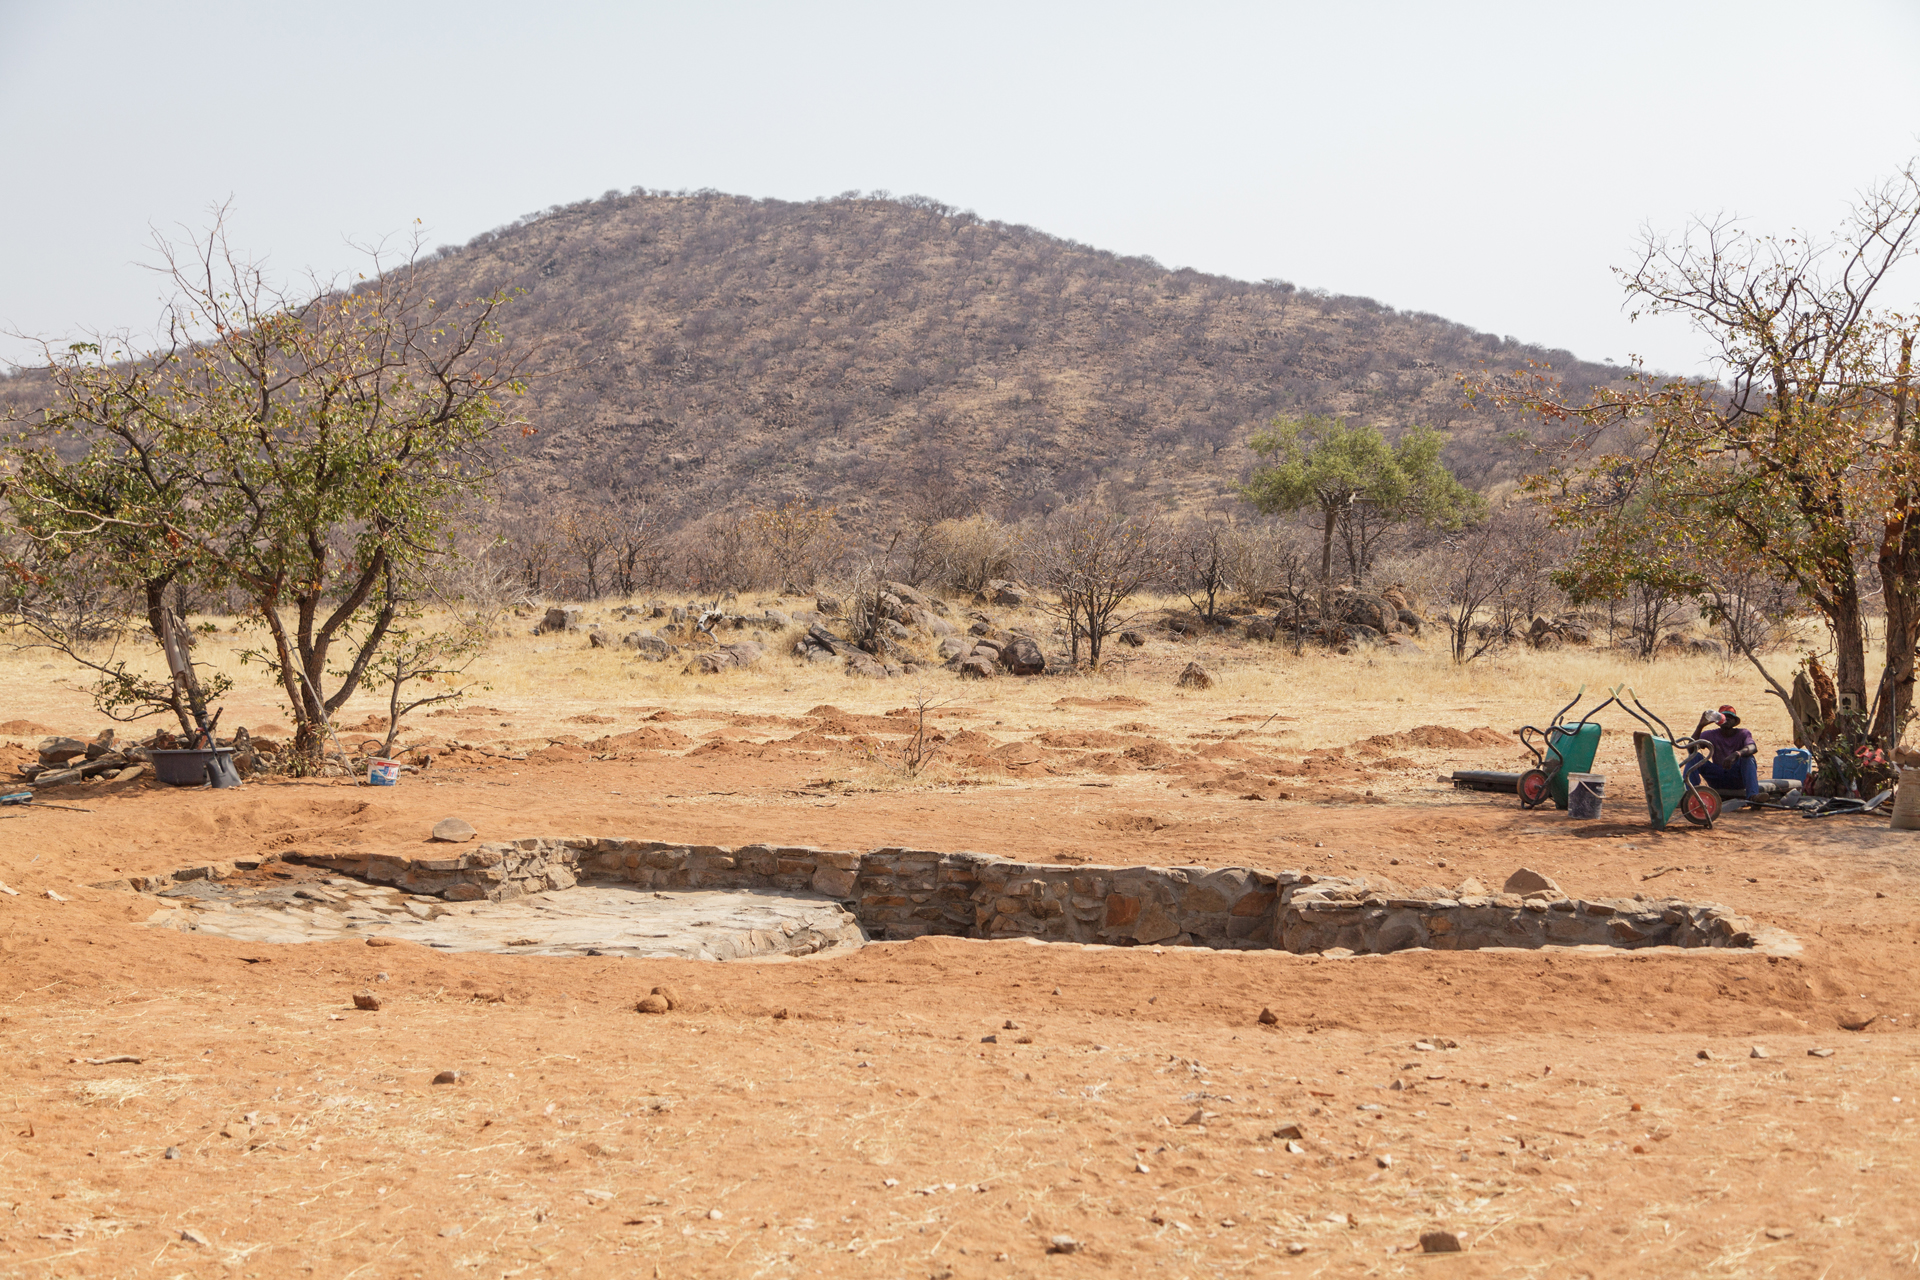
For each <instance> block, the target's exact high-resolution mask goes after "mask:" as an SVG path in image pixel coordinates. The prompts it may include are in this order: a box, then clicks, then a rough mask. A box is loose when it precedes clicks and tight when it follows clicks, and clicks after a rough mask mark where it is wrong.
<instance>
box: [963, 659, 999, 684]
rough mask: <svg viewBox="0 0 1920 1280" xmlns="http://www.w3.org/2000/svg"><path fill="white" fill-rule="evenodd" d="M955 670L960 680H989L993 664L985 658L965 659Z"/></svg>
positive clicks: (991, 676)
mask: <svg viewBox="0 0 1920 1280" xmlns="http://www.w3.org/2000/svg"><path fill="white" fill-rule="evenodd" d="M956 670H957V671H958V672H959V674H960V678H961V679H962V680H991V679H992V678H993V663H991V662H989V661H988V660H987V659H985V658H966V659H964V660H962V661H961V663H960V665H959V667H957V668H956Z"/></svg>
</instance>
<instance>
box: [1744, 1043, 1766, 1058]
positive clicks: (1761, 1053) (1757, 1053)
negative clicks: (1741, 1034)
mask: <svg viewBox="0 0 1920 1280" xmlns="http://www.w3.org/2000/svg"><path fill="white" fill-rule="evenodd" d="M1747 1056H1748V1057H1749V1058H1764V1057H1766V1056H1767V1051H1766V1050H1765V1049H1763V1048H1761V1047H1760V1046H1759V1045H1755V1046H1753V1051H1752V1052H1751V1053H1749V1054H1747Z"/></svg>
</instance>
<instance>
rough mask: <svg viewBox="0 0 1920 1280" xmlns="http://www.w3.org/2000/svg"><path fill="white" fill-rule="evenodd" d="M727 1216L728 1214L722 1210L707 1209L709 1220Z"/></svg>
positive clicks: (713, 1220) (717, 1219)
mask: <svg viewBox="0 0 1920 1280" xmlns="http://www.w3.org/2000/svg"><path fill="white" fill-rule="evenodd" d="M726 1216H727V1215H726V1214H724V1213H722V1212H720V1211H719V1210H718V1209H709V1210H707V1221H709V1222H718V1221H720V1220H721V1219H722V1218H724V1217H726Z"/></svg>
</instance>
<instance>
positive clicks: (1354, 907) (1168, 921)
mask: <svg viewBox="0 0 1920 1280" xmlns="http://www.w3.org/2000/svg"><path fill="white" fill-rule="evenodd" d="M287 860H288V861H290V862H297V863H302V864H305V865H309V866H318V867H326V868H330V869H332V870H335V871H338V872H342V873H344V874H348V875H354V876H359V877H361V878H363V879H366V880H371V881H375V882H378V883H382V884H392V885H397V886H399V887H400V888H403V889H406V890H408V891H410V892H413V893H429V894H438V895H439V896H441V897H442V898H446V899H449V900H451V901H477V900H479V899H482V898H485V899H490V900H492V901H495V902H504V901H509V900H511V899H513V898H517V897H520V896H522V895H524V894H528V893H539V892H543V891H547V890H552V889H567V888H571V887H572V886H573V885H575V884H576V883H579V882H581V881H591V882H602V883H605V882H615V883H626V884H632V885H635V886H638V887H641V888H648V889H767V888H774V889H786V890H811V891H813V892H816V893H820V894H824V895H826V896H827V897H830V898H834V899H838V900H840V901H842V902H844V903H845V904H846V905H847V907H848V909H849V910H851V911H852V912H853V913H854V915H855V917H856V918H857V919H858V920H859V922H860V924H861V926H862V927H863V928H865V929H866V931H867V932H868V934H869V935H870V936H872V937H874V938H881V939H888V938H895V939H898V938H915V937H919V936H921V935H923V934H929V933H934V934H948V935H955V936H961V937H970V938H1015V937H1028V938H1039V939H1043V940H1046V941H1055V942H1083V943H1108V944H1114V945H1120V946H1133V945H1141V944H1162V945H1166V946H1199V947H1213V948H1219V949H1231V950H1243V949H1244V950H1254V949H1269V948H1273V949H1280V950H1285V951H1291V952H1296V953H1305V952H1319V951H1327V950H1331V949H1333V948H1337V947H1338V948H1346V949H1347V950H1350V951H1354V952H1389V951H1402V950H1406V949H1407V948H1410V947H1430V948H1433V949H1436V950H1442V951H1448V950H1472V949H1476V948H1480V947H1523V948H1532V947H1543V946H1581V945H1591V944H1601V945H1606V946H1613V947H1652V946H1680V947H1750V946H1753V945H1754V941H1755V939H1754V934H1753V925H1752V924H1751V922H1749V921H1747V920H1746V919H1744V918H1742V917H1740V916H1737V915H1735V914H1734V913H1733V912H1731V911H1729V910H1728V909H1726V908H1725V907H1720V906H1714V905H1711V904H1705V905H1703V904H1697V903H1687V902H1682V901H1680V900H1678V899H1665V900H1661V901H1646V900H1642V899H1638V898H1623V899H1604V900H1598V901H1583V900H1580V899H1575V898H1568V897H1565V896H1563V895H1560V894H1558V893H1555V892H1542V893H1535V894H1529V895H1527V896H1525V897H1521V896H1518V895H1514V894H1495V895H1489V896H1471V897H1459V898H1449V897H1397V896H1388V895H1387V894H1386V893H1384V892H1382V891H1380V890H1378V889H1376V888H1373V887H1371V886H1369V885H1368V884H1367V882H1366V881H1364V880H1354V879H1345V878H1330V877H1316V876H1313V875H1308V874H1303V873H1301V872H1296V871H1282V872H1277V873H1274V872H1265V871H1254V870H1251V869H1248V868H1246V867H1219V868H1209V867H1118V866H1058V865H1051V864H1044V863H1030V862H1015V861H1012V860H1010V859H1007V858H1001V857H997V856H993V855H990V854H979V853H938V852H934V851H931V850H924V849H898V848H888V849H875V850H873V851H871V852H868V853H855V852H846V851H836V850H828V849H812V848H805V847H801V846H787V845H762V844H755V845H743V846H740V847H739V848H732V849H729V848H722V847H720V846H718V845H685V844H663V843H660V842H658V841H651V840H628V839H619V838H612V837H565V838H535V839H525V840H515V841H512V842H510V843H494V844H483V845H479V846H476V847H473V848H471V849H467V850H463V851H462V852H460V853H450V854H448V855H447V856H445V857H437V858H411V859H409V858H402V857H394V856H388V855H381V854H372V855H356V854H289V855H288V856H287Z"/></svg>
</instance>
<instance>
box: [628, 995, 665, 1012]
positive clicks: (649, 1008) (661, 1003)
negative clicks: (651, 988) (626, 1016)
mask: <svg viewBox="0 0 1920 1280" xmlns="http://www.w3.org/2000/svg"><path fill="white" fill-rule="evenodd" d="M672 1007H673V1006H672V1005H670V1004H668V1003H667V998H666V997H665V996H641V997H640V1003H638V1004H636V1005H634V1009H635V1010H636V1011H637V1012H640V1013H665V1012H666V1011H667V1010H669V1009H671V1008H672Z"/></svg>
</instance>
